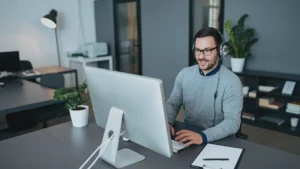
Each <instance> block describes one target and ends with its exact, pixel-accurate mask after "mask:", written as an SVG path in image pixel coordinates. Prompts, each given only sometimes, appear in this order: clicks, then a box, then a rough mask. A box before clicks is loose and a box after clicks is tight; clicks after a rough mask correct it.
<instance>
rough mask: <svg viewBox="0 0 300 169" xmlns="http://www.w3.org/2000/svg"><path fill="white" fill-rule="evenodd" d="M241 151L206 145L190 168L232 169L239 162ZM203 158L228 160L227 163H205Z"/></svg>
mask: <svg viewBox="0 0 300 169" xmlns="http://www.w3.org/2000/svg"><path fill="white" fill-rule="evenodd" d="M242 152H243V149H240V148H233V147H227V146H220V145H214V144H207V145H206V146H205V147H204V149H203V150H202V151H201V152H200V154H199V155H198V156H197V158H196V159H195V160H194V161H193V163H192V164H191V167H195V168H203V169H234V168H235V166H236V165H237V162H238V161H239V158H240V156H241V154H242ZM205 158H228V159H229V160H228V161H220V160H212V161H205V160H203V159H205Z"/></svg>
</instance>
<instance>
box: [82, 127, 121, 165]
mask: <svg viewBox="0 0 300 169" xmlns="http://www.w3.org/2000/svg"><path fill="white" fill-rule="evenodd" d="M125 133H126V131H123V132H122V133H120V134H119V136H122V135H124V134H125ZM114 136H115V134H112V135H111V136H110V137H109V138H108V139H107V140H105V141H104V142H103V143H101V144H100V146H99V147H97V148H96V150H95V151H94V152H93V153H92V154H91V155H90V156H89V158H88V159H87V160H86V161H85V162H84V163H83V164H82V165H81V166H80V168H79V169H82V168H83V167H84V166H85V165H86V163H88V162H89V161H90V159H91V158H92V157H93V156H94V154H95V153H96V152H97V151H98V150H99V149H100V152H99V154H98V156H97V157H96V159H95V160H94V161H93V163H92V164H91V165H90V166H89V167H88V169H90V168H91V167H93V165H95V163H96V161H97V160H98V159H99V158H100V156H101V154H102V153H103V152H104V150H105V148H106V147H107V145H108V144H109V142H110V141H111V140H112V139H113V138H114ZM102 147H103V148H102ZM101 148H102V149H101Z"/></svg>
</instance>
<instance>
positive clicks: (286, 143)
mask: <svg viewBox="0 0 300 169" xmlns="http://www.w3.org/2000/svg"><path fill="white" fill-rule="evenodd" d="M84 97H85V98H89V97H88V95H85V96H84ZM86 104H87V105H89V113H90V116H93V109H92V107H91V103H90V101H88V102H87V103H86ZM183 114H184V113H183V111H182V110H181V111H180V113H179V114H178V117H177V120H179V121H182V120H183ZM67 121H70V117H69V116H67V117H62V118H58V119H54V120H51V121H49V122H48V126H54V125H57V124H60V123H64V122H67ZM0 122H1V117H0ZM0 126H1V125H0ZM40 129H42V125H39V126H36V127H35V128H32V129H30V130H27V131H23V132H19V133H14V134H11V133H8V132H5V131H3V132H0V140H4V139H7V138H11V137H15V136H18V135H22V134H26V133H28V132H32V131H36V130H40ZM242 130H243V133H245V134H247V135H248V137H249V138H248V140H249V141H253V142H256V143H259V144H263V145H266V146H270V147H273V148H277V149H281V150H283V151H287V152H290V153H294V154H298V155H300V137H295V136H290V135H286V134H283V133H279V132H275V131H270V130H266V129H262V128H258V127H254V126H250V125H246V124H243V125H242Z"/></svg>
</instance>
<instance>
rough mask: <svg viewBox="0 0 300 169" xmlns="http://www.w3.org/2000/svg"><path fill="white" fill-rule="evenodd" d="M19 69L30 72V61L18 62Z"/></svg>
mask: <svg viewBox="0 0 300 169" xmlns="http://www.w3.org/2000/svg"><path fill="white" fill-rule="evenodd" d="M20 68H21V71H25V70H32V69H33V66H32V64H31V62H30V61H28V60H21V61H20Z"/></svg>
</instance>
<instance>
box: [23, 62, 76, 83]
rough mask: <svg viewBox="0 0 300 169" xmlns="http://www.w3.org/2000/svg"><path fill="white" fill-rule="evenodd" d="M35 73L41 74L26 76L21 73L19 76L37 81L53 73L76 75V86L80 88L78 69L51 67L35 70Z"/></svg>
mask: <svg viewBox="0 0 300 169" xmlns="http://www.w3.org/2000/svg"><path fill="white" fill-rule="evenodd" d="M33 71H37V72H39V74H35V75H29V76H26V75H24V74H23V73H19V76H20V77H21V78H22V79H35V78H39V77H41V76H43V75H46V74H53V73H60V74H67V73H74V74H75V85H76V88H78V75H77V70H76V69H70V68H66V67H62V66H50V67H42V68H37V69H33Z"/></svg>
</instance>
